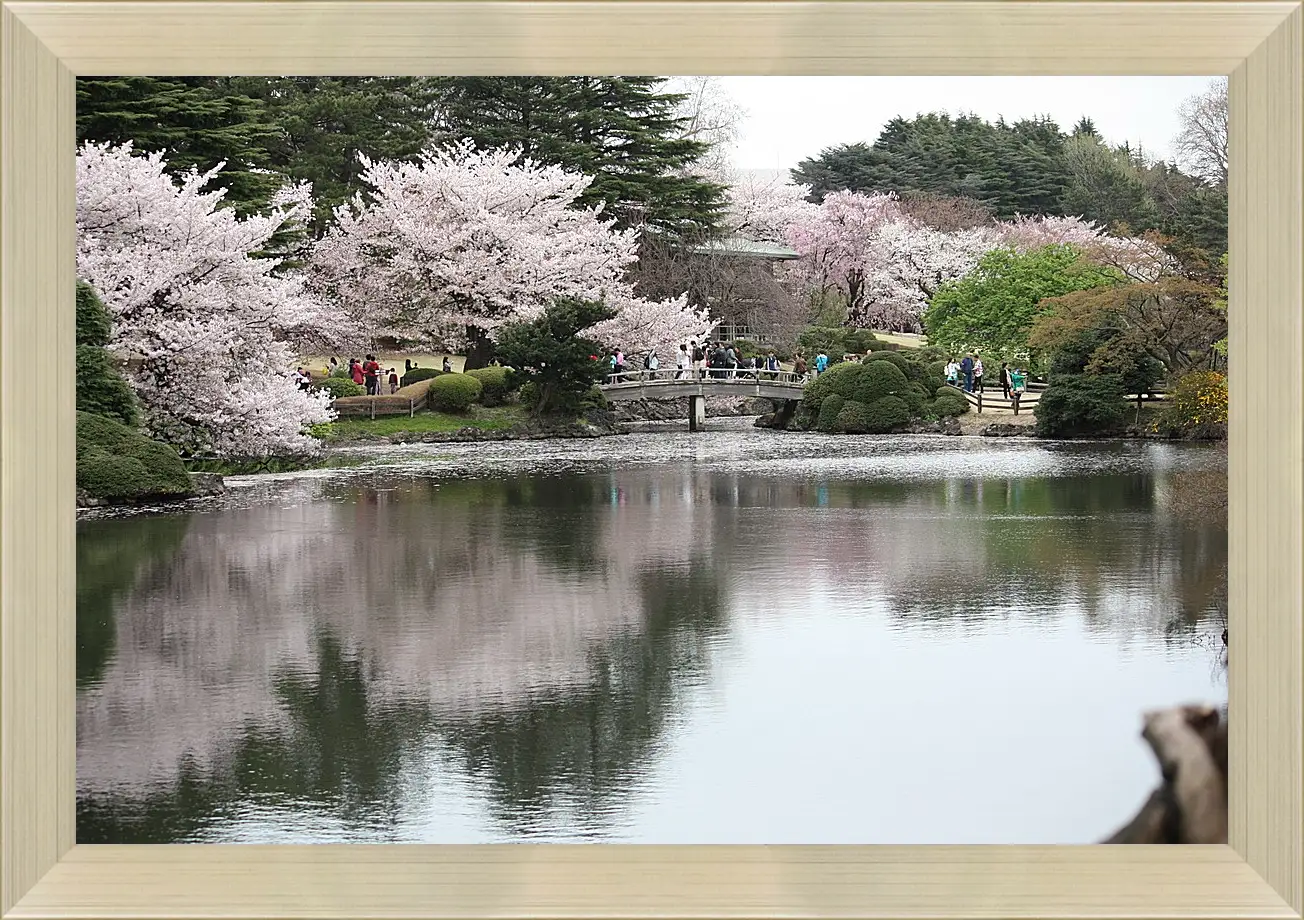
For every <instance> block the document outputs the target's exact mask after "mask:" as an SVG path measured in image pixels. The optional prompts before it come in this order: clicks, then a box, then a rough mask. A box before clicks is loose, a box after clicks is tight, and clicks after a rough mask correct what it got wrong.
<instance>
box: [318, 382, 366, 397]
mask: <svg viewBox="0 0 1304 920" xmlns="http://www.w3.org/2000/svg"><path fill="white" fill-rule="evenodd" d="M317 389H319V390H325V391H326V392H327V393H330V394H331V397H332V398H333V399H343V398H344V397H346V396H366V395H367V388H366V387H364V386H362V385H361V384H358V383H354V382H353V381H352V380H349V379H348V378H347V377H327V378H326V379H325V380H322V381H320V382H318V383H317Z"/></svg>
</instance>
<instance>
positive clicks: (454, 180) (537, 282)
mask: <svg viewBox="0 0 1304 920" xmlns="http://www.w3.org/2000/svg"><path fill="white" fill-rule="evenodd" d="M362 163H363V171H362V180H363V182H364V183H365V184H366V185H367V186H369V187H370V194H369V195H367V196H362V195H359V196H358V197H356V198H355V199H354V201H353V202H352V203H351V204H349V205H346V206H344V207H341V208H338V209H337V210H336V226H335V227H334V228H332V229H331V230H330V231H329V232H328V233H327V234H326V236H325V237H324V238H323V239H322V240H321V241H320V242H319V243H318V245H317V248H316V251H315V253H314V256H313V260H312V273H313V278H314V285H315V286H316V288H317V289H319V290H320V291H321V292H322V293H323V294H324V295H326V296H328V297H330V298H333V299H335V300H336V301H337V302H338V303H339V304H340V305H341V307H342V308H344V309H345V310H347V311H349V312H351V313H352V314H353V315H355V316H357V317H358V318H359V319H361V320H363V321H365V322H367V323H368V324H369V325H370V326H371V327H372V328H374V329H376V330H385V331H386V332H388V333H389V334H396V335H401V336H404V337H407V338H412V339H418V340H426V341H435V342H440V343H446V344H453V345H459V344H465V345H466V346H467V348H468V355H467V366H468V367H477V366H481V365H483V364H484V363H485V362H486V361H487V359H488V353H489V349H490V343H491V342H492V339H493V336H494V334H495V332H496V331H497V330H498V329H500V328H502V327H503V326H504V325H507V324H511V323H515V322H520V321H526V320H531V319H534V318H535V317H537V316H539V315H540V314H541V313H542V312H543V310H544V309H545V307H547V305H548V304H550V303H551V302H553V301H554V300H556V299H558V298H562V297H573V298H577V299H581V300H602V301H604V302H606V303H607V304H608V305H609V306H611V307H612V308H613V309H615V310H616V317H615V319H613V320H610V321H608V322H606V323H604V324H602V328H601V330H594V331H593V332H591V333H590V334H591V335H593V336H594V337H596V338H598V339H599V340H601V341H604V342H606V343H607V344H610V345H613V346H619V347H621V348H624V349H626V350H627V351H638V350H642V349H647V348H654V347H655V348H669V347H672V346H674V345H675V344H676V343H678V342H683V341H688V340H689V339H692V338H700V337H702V336H704V335H706V333H707V332H708V331H709V330H710V326H711V323H710V320H709V319H708V318H707V316H706V314H705V313H704V312H701V311H697V310H693V309H692V308H690V307H689V306H688V303H687V298H686V297H682V296H681V297H677V298H670V299H666V300H661V301H657V302H648V301H645V300H642V299H641V298H639V297H637V296H636V295H635V294H634V290H633V287H632V286H631V284H630V283H629V282H628V281H627V280H626V277H625V276H626V270H627V269H628V267H629V266H630V264H631V263H632V262H633V261H634V260H635V259H636V258H637V249H638V239H637V231H635V230H632V229H631V230H626V231H621V230H617V229H615V227H614V222H613V221H608V220H604V219H603V218H602V215H601V213H600V210H601V209H600V208H582V207H578V206H577V205H576V202H577V200H578V199H579V197H580V196H581V195H582V194H583V193H584V191H585V189H587V188H588V186H589V184H590V183H591V181H592V179H591V178H590V177H588V176H585V175H582V174H580V173H576V172H570V171H568V170H566V169H564V168H562V167H559V166H545V165H541V164H538V163H535V162H533V161H531V160H528V159H520V151H518V150H514V149H510V148H504V149H496V150H492V149H491V150H483V151H477V150H475V149H474V147H473V146H472V145H471V144H470V143H469V142H462V143H459V144H454V145H450V146H446V147H432V148H430V149H428V150H426V151H425V152H424V153H423V154H422V155H421V156H420V157H419V158H418V159H417V160H416V161H415V162H393V163H388V162H374V161H371V160H369V159H367V158H365V157H363V159H362Z"/></svg>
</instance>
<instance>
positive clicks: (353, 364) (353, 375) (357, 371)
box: [349, 358, 366, 386]
mask: <svg viewBox="0 0 1304 920" xmlns="http://www.w3.org/2000/svg"><path fill="white" fill-rule="evenodd" d="M349 378H350V379H351V380H352V381H353V382H354V383H356V384H357V385H358V386H362V384H363V381H364V380H366V378H365V377H363V376H362V364H361V363H360V362H359V361H358V359H357V358H350V359H349Z"/></svg>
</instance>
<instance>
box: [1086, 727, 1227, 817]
mask: <svg viewBox="0 0 1304 920" xmlns="http://www.w3.org/2000/svg"><path fill="white" fill-rule="evenodd" d="M1141 736H1142V737H1143V738H1145V740H1146V743H1147V744H1149V745H1150V749H1151V750H1152V751H1153V752H1154V754H1155V759H1156V760H1158V761H1159V767H1160V773H1161V774H1162V776H1163V782H1162V783H1161V784H1160V786H1159V788H1158V789H1156V790H1155V791H1154V792H1152V793H1151V794H1150V798H1149V799H1147V800H1146V803H1145V804H1144V805H1143V806H1141V810H1140V811H1139V812H1137V814H1136V816H1135V817H1134V818H1133V819H1132V820H1131V821H1129V822H1128V823H1127V825H1125V826H1124V827H1123V828H1121V829H1120V830H1119V831H1118V832H1116V833H1115V834H1114V835H1113V836H1112V837H1110V838H1109V839H1107V840H1104V841H1102V842H1103V843H1226V842H1227V720H1226V719H1225V718H1223V717H1222V716H1221V715H1220V714H1219V712H1218V711H1217V710H1216V709H1212V708H1210V707H1208V706H1183V707H1179V708H1177V709H1165V710H1162V711H1159V712H1151V713H1147V714H1146V717H1145V728H1144V729H1143V731H1142V732H1141Z"/></svg>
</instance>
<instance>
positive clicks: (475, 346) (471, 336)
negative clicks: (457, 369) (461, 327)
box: [462, 326, 494, 371]
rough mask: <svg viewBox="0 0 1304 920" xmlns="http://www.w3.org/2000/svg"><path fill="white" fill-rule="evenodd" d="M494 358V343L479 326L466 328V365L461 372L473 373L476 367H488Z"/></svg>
mask: <svg viewBox="0 0 1304 920" xmlns="http://www.w3.org/2000/svg"><path fill="white" fill-rule="evenodd" d="M493 356H494V343H493V342H491V341H490V340H489V336H487V335H486V334H485V331H484V330H483V329H481V328H480V327H479V326H467V327H466V364H465V365H464V366H463V368H462V369H463V370H466V371H473V370H475V369H476V368H478V367H488V366H489V361H490V359H491V358H493Z"/></svg>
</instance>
